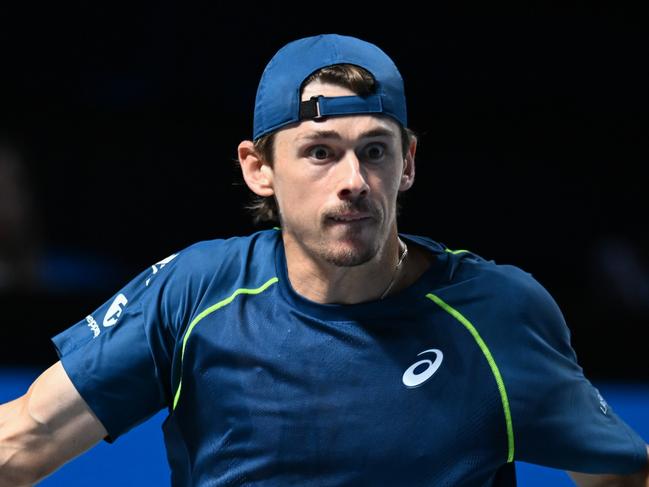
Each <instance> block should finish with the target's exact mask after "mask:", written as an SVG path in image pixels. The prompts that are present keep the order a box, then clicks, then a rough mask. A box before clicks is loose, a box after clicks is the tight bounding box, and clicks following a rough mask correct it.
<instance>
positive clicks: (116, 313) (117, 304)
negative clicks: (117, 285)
mask: <svg viewBox="0 0 649 487" xmlns="http://www.w3.org/2000/svg"><path fill="white" fill-rule="evenodd" d="M127 304H128V299H126V296H124V295H123V294H119V295H118V296H117V297H116V298H115V299H114V300H113V302H112V304H111V305H110V308H108V311H107V312H106V316H104V326H105V327H109V326H113V325H115V324H116V323H117V321H118V320H119V317H120V316H121V314H122V311H124V308H125V307H126V305H127Z"/></svg>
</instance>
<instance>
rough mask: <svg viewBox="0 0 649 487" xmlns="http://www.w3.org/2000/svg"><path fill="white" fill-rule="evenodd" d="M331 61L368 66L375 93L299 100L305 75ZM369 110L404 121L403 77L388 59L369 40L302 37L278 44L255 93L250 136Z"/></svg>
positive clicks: (370, 112)
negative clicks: (319, 119)
mask: <svg viewBox="0 0 649 487" xmlns="http://www.w3.org/2000/svg"><path fill="white" fill-rule="evenodd" d="M335 64H353V65H356V66H360V67H361V68H364V69H366V70H367V71H369V72H370V73H371V74H372V76H374V79H375V80H376V91H375V93H373V94H370V95H369V96H362V97H361V96H339V97H324V96H319V97H317V98H312V99H311V100H308V101H304V102H303V101H301V100H300V92H301V90H302V84H303V83H304V80H306V78H308V77H309V76H310V75H311V74H313V73H314V72H316V71H317V70H319V69H321V68H324V67H327V66H333V65H335ZM372 113H376V114H383V115H388V116H390V117H392V118H394V119H395V120H396V121H398V122H399V123H400V124H401V125H402V126H403V127H406V126H407V114H406V95H405V91H404V87H403V79H402V78H401V74H400V73H399V70H398V69H397V67H396V65H395V64H394V62H393V61H392V59H390V57H389V56H388V55H387V54H385V53H384V52H383V51H382V50H381V49H379V48H378V47H377V46H375V45H374V44H371V43H369V42H366V41H363V40H361V39H357V38H355V37H349V36H343V35H338V34H323V35H318V36H313V37H306V38H304V39H298V40H296V41H293V42H290V43H289V44H287V45H285V46H284V47H282V48H281V49H280V50H279V51H277V53H276V54H275V56H273V58H272V59H271V60H270V62H269V63H268V65H267V66H266V69H264V72H263V74H262V76H261V80H260V81H259V87H258V88H257V97H256V98H255V116H254V123H253V140H257V139H258V138H259V137H261V136H263V135H266V134H269V133H271V132H273V131H275V130H277V129H279V128H282V127H284V126H286V125H290V124H293V123H297V122H300V121H302V120H308V119H318V118H322V117H329V116H342V115H352V114H372Z"/></svg>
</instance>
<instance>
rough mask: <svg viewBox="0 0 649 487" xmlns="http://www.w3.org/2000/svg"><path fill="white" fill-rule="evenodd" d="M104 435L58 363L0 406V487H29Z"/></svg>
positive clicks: (98, 423)
mask: <svg viewBox="0 0 649 487" xmlns="http://www.w3.org/2000/svg"><path fill="white" fill-rule="evenodd" d="M106 435H107V432H106V429H105V428H104V427H103V425H102V424H101V423H100V422H99V420H98V419H97V417H96V416H95V415H94V414H93V413H92V411H91V410H90V408H89V407H88V405H87V404H86V403H85V401H84V400H83V399H82V398H81V396H80V395H79V393H78V392H77V390H76V389H75V387H74V385H73V384H72V382H71V381H70V379H69V378H68V375H67V374H66V372H65V370H64V369H63V366H62V365H61V362H57V363H56V364H54V365H53V366H52V367H50V368H49V369H47V370H46V371H45V372H43V374H42V375H41V376H40V377H39V378H38V379H36V380H35V381H34V383H33V384H32V385H31V387H30V388H29V391H27V393H26V394H25V395H24V396H22V397H20V398H18V399H16V400H15V401H11V402H9V403H6V404H3V405H0V487H20V486H26V485H31V484H33V483H35V482H37V481H39V480H40V479H42V478H44V477H46V476H47V475H49V474H51V473H52V472H54V471H55V470H56V469H57V468H59V467H60V466H62V465H63V464H64V463H66V462H67V461H69V460H71V459H72V458H74V457H76V456H78V455H80V454H81V453H83V452H84V451H86V450H88V449H90V448H91V447H92V446H94V445H95V444H97V443H98V442H99V441H101V439H102V438H104V437H105V436H106Z"/></svg>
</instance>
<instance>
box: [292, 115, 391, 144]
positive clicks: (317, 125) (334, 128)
mask: <svg viewBox="0 0 649 487" xmlns="http://www.w3.org/2000/svg"><path fill="white" fill-rule="evenodd" d="M288 131H290V132H293V133H292V134H290V135H291V136H292V137H291V138H292V139H293V140H296V141H302V140H307V141H308V140H315V139H349V138H354V139H363V138H372V137H387V138H397V137H398V136H399V134H400V131H399V127H398V125H397V124H396V123H395V122H393V121H392V120H389V119H387V118H385V117H377V116H372V115H359V116H349V117H332V118H331V119H328V120H326V121H304V122H302V123H301V124H300V125H299V126H297V127H294V128H293V129H292V130H290V129H289V130H288ZM288 131H287V132H288ZM287 135H289V134H287Z"/></svg>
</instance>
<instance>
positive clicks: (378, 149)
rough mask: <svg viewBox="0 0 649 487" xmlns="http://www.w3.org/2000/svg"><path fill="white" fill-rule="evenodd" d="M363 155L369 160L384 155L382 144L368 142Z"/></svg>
mask: <svg viewBox="0 0 649 487" xmlns="http://www.w3.org/2000/svg"><path fill="white" fill-rule="evenodd" d="M365 155H366V156H367V158H368V159H369V160H374V161H375V160H378V159H381V158H382V157H383V156H384V155H385V147H384V146H383V144H370V145H368V146H367V147H366V148H365Z"/></svg>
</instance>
